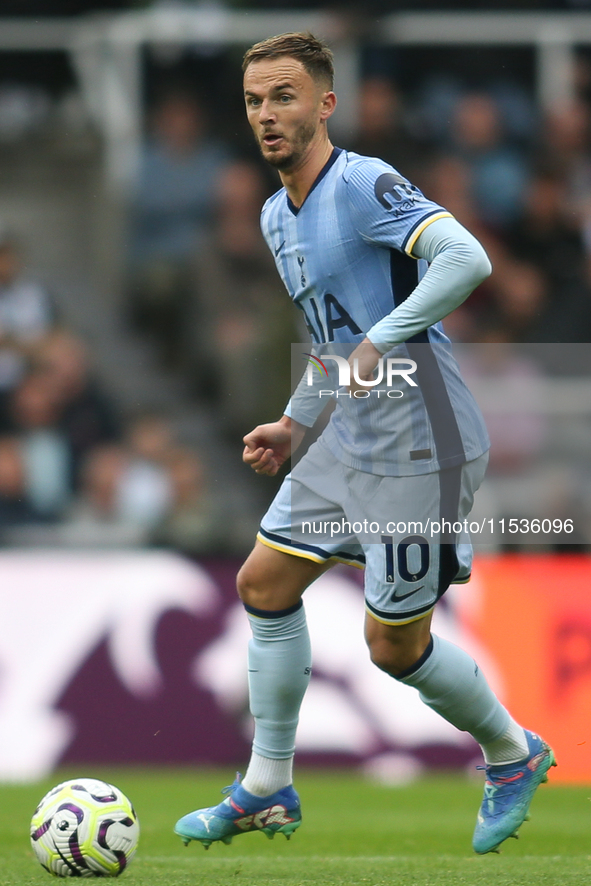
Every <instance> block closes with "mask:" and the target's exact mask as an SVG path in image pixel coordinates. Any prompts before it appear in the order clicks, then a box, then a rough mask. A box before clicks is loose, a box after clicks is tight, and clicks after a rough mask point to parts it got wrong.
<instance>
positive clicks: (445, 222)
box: [349, 218, 492, 379]
mask: <svg viewBox="0 0 591 886" xmlns="http://www.w3.org/2000/svg"><path fill="white" fill-rule="evenodd" d="M413 255H414V256H415V258H424V259H426V260H427V261H428V262H429V263H430V264H429V268H428V270H427V273H426V274H425V275H424V277H423V278H422V279H421V280H420V282H419V283H418V284H417V286H416V287H415V289H414V290H413V291H412V292H411V294H410V295H409V296H408V298H407V299H406V300H405V301H404V302H402V304H400V305H398V306H397V307H396V308H394V310H393V311H392V312H391V313H390V314H387V315H386V317H384V318H383V319H382V320H380V321H379V322H378V323H376V324H375V325H374V326H372V328H371V329H370V330H369V331H368V333H367V336H366V338H365V339H364V341H362V342H361V344H360V345H358V347H357V348H356V349H355V350H354V351H353V353H352V354H351V357H350V358H349V362H350V363H351V365H353V360H355V359H357V360H358V361H359V376H360V378H364V379H370V378H371V376H372V372H373V370H374V369H375V367H376V365H377V363H378V360H379V358H380V356H381V355H382V354H386V353H387V352H388V351H389V350H390V349H391V348H393V347H394V345H396V344H400V343H401V342H404V341H407V340H408V339H409V338H412V336H413V335H416V334H417V333H418V332H422V331H423V330H425V329H428V327H429V326H432V325H433V324H434V323H437V322H438V321H439V320H442V319H443V318H444V317H446V316H447V315H448V314H451V312H452V311H454V310H455V309H456V308H457V307H459V305H461V304H462V302H464V301H465V300H466V299H467V298H468V296H469V295H470V293H471V292H472V291H473V290H474V289H475V288H476V287H477V286H478V285H479V284H480V283H482V281H483V280H486V278H487V277H488V276H489V274H490V273H491V271H492V266H491V264H490V261H489V259H488V256H487V254H486V252H485V251H484V249H483V248H482V246H481V245H480V243H479V242H478V240H476V238H475V237H473V236H472V234H470V232H469V231H467V230H466V228H464V227H463V226H462V225H461V224H460V223H459V222H458V221H456V220H455V219H454V218H441V219H437V221H434V222H432V223H431V224H430V225H428V226H427V227H426V228H425V230H424V231H423V232H422V233H421V235H420V236H419V238H418V239H417V242H416V243H415V244H414V247H413Z"/></svg>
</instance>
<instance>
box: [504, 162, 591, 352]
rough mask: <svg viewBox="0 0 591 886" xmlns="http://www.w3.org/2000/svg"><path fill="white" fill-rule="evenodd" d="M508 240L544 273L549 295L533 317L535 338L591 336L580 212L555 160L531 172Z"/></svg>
mask: <svg viewBox="0 0 591 886" xmlns="http://www.w3.org/2000/svg"><path fill="white" fill-rule="evenodd" d="M507 245H508V247H509V249H510V250H511V252H512V253H513V254H514V255H515V256H516V257H517V258H519V259H520V260H522V261H526V262H529V263H530V264H532V265H534V266H535V267H536V269H537V272H538V273H542V274H543V275H544V277H545V288H546V297H545V299H544V300H543V304H541V305H540V308H541V310H540V312H539V313H537V315H536V316H535V317H534V316H532V317H531V322H530V324H529V326H530V328H529V333H528V338H529V339H530V340H533V341H540V342H543V341H548V342H550V341H555V342H561V341H564V342H568V341H588V340H589V335H590V334H591V288H590V286H589V283H588V282H587V257H586V251H585V244H584V241H583V235H582V232H581V227H580V220H579V218H578V217H577V216H576V215H575V214H574V213H573V212H572V208H571V207H570V206H569V203H568V193H567V181H566V178H565V175H564V173H563V172H562V171H561V170H560V169H559V168H557V167H556V166H555V164H551V165H550V164H546V165H545V166H543V167H541V168H540V169H539V170H538V171H537V172H536V173H535V174H534V176H533V177H532V179H531V181H530V183H529V185H528V188H527V191H526V194H525V201H524V209H523V212H522V213H521V215H520V217H519V218H518V220H517V221H516V222H515V224H514V225H512V226H511V227H510V228H509V230H508V231H507Z"/></svg>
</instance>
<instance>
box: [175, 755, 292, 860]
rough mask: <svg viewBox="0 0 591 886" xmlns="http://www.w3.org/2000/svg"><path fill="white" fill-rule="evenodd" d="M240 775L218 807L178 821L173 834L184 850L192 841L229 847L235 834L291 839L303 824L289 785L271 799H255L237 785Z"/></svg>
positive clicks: (198, 811)
mask: <svg viewBox="0 0 591 886" xmlns="http://www.w3.org/2000/svg"><path fill="white" fill-rule="evenodd" d="M240 777H241V776H240V773H239V772H237V773H236V780H235V781H234V784H232V785H230V786H229V787H227V788H224V789H223V791H222V794H228V796H227V797H226V799H225V800H222V802H221V803H220V804H219V805H218V806H210V807H208V808H205V809H197V810H196V811H195V812H189V814H188V815H184V816H183V817H182V818H181V819H179V821H177V823H176V825H175V828H174V832H175V834H178V836H179V837H180V838H181V840H182V841H183V843H184V844H185V846H187V845H188V844H189V843H190V841H191V840H198V841H199V843H203V845H204V846H205V848H206V849H209V847H210V846H211V844H212V843H214V842H215V841H216V840H221V841H222V843H231V842H232V838H233V837H235V836H236V835H237V834H246V833H248V832H249V831H262V832H263V834H266V836H267V837H268V838H269V839H270V840H272V839H273V837H274V836H275V834H285V836H286V837H287V839H288V840H289V838H290V837H291V835H292V834H293V832H294V831H295V830H296V828H299V826H300V825H301V823H302V812H301V808H300V798H299V797H298V795H297V793H296V791H295V790H294V789H293V787H291V785H289V786H288V787H285V788H282V789H281V790H280V791H277V792H276V793H275V794H271V796H270V797H255V796H254V794H249V793H248V791H245V790H244V788H243V787H242V785H241V784H240Z"/></svg>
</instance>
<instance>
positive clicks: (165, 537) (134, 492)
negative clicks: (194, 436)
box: [0, 414, 228, 554]
mask: <svg viewBox="0 0 591 886" xmlns="http://www.w3.org/2000/svg"><path fill="white" fill-rule="evenodd" d="M0 454H1V453H0ZM0 479H1V478H0ZM82 481H83V482H82V489H81V494H80V496H79V497H78V499H77V501H76V502H75V504H74V505H73V507H72V508H71V511H70V515H69V519H70V527H71V534H74V535H76V536H77V537H81V536H85V537H87V538H89V539H91V538H93V537H94V538H99V539H103V540H109V541H111V542H112V541H116V542H117V541H118V542H119V543H121V540H122V539H123V540H124V541H125V542H126V543H135V544H141V543H144V544H145V543H150V544H153V545H165V546H167V547H173V548H175V549H177V550H182V551H184V552H185V553H189V554H194V553H200V554H203V553H211V552H212V551H213V550H219V549H220V547H221V546H223V545H222V543H221V542H220V539H223V538H224V536H225V537H226V538H227V536H228V527H227V525H226V524H225V523H224V521H223V520H222V516H221V513H220V509H219V505H217V504H216V503H215V501H212V500H211V499H210V497H209V496H208V495H207V493H206V490H205V483H204V480H203V468H202V465H201V462H200V459H199V457H198V455H197V453H196V452H194V451H193V450H190V449H185V448H183V447H180V446H178V444H177V443H176V441H175V439H174V436H173V433H172V429H171V427H170V425H169V423H168V422H167V421H166V419H164V418H163V417H161V416H158V415H152V414H146V415H143V416H141V417H139V418H137V419H135V420H134V421H133V422H132V423H131V425H130V427H129V429H128V433H127V435H126V440H125V442H124V443H123V444H119V445H118V444H111V445H106V446H99V447H97V448H95V449H94V450H93V451H92V452H91V453H90V454H89V456H88V458H87V459H86V461H85V463H84V467H83V471H82ZM118 537H119V538H118Z"/></svg>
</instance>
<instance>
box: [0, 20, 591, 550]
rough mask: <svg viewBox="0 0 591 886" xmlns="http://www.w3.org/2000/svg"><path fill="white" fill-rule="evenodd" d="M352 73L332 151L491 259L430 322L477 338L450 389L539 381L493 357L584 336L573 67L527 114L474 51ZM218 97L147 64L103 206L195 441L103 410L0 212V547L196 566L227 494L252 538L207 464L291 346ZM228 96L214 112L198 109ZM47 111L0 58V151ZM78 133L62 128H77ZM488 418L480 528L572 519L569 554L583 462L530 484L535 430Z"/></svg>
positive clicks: (290, 325)
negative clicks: (175, 553)
mask: <svg viewBox="0 0 591 886" xmlns="http://www.w3.org/2000/svg"><path fill="white" fill-rule="evenodd" d="M119 5H121V4H119ZM536 7H537V8H539V7H540V4H536ZM8 11H9V12H10V10H8ZM64 12H69V10H64ZM363 59H364V61H363V66H362V74H361V77H362V79H361V84H360V94H359V104H358V107H359V120H358V126H357V128H356V131H355V133H354V134H351V137H350V138H349V139H347V138H342V137H341V138H340V139H339V143H340V145H341V146H342V147H344V148H347V149H350V150H353V151H358V152H359V153H362V154H369V155H374V156H379V157H382V158H383V159H384V160H386V161H388V162H389V163H391V164H392V165H393V166H395V167H396V168H397V169H398V170H400V172H402V173H403V174H404V175H405V176H407V177H408V178H409V179H411V180H412V181H413V182H414V183H415V184H417V185H419V187H421V188H422V190H423V191H424V192H425V193H426V194H427V195H428V196H429V197H430V198H431V199H433V200H435V201H437V202H439V203H441V204H442V205H443V206H445V207H446V208H448V209H449V210H450V211H451V212H453V213H454V215H455V216H456V217H457V218H458V219H459V221H461V222H462V223H463V224H465V225H466V227H468V228H469V229H470V230H471V231H472V232H473V233H474V234H475V235H476V236H477V237H478V238H479V239H480V240H481V241H482V243H483V244H484V245H485V247H486V249H487V251H488V253H489V255H490V257H491V260H492V262H493V266H494V269H495V272H494V274H493V276H492V277H491V278H490V280H489V281H487V282H486V283H485V284H484V285H483V286H481V287H480V288H479V289H478V291H477V292H476V293H475V294H474V295H473V296H472V298H471V299H470V300H469V301H468V302H467V303H466V304H465V305H464V306H462V307H461V308H460V309H458V310H457V311H456V312H455V313H454V314H453V315H452V316H451V317H450V318H449V319H448V321H447V323H446V329H447V332H448V334H449V335H450V336H451V337H452V339H454V340H455V341H457V342H460V343H461V342H470V343H483V344H486V345H487V348H486V349H485V350H483V354H486V359H482V360H481V361H480V363H479V364H478V361H475V360H474V359H472V360H471V361H468V362H467V365H466V372H467V374H468V375H472V376H473V377H476V378H478V376H480V377H482V376H487V375H488V376H490V374H491V373H493V374H494V372H497V371H499V372H500V370H499V369H498V367H499V365H500V363H503V372H504V373H505V375H506V377H509V376H510V375H511V373H513V375H512V377H513V378H517V377H525V378H531V377H538V376H539V377H542V376H543V375H544V373H545V372H546V371H547V370H548V367H547V366H544V365H543V362H544V361H543V360H542V361H537V360H536V359H534V358H533V357H532V356H531V354H530V355H529V356H525V357H524V356H521V355H519V354H516V353H515V352H514V351H508V350H507V348H509V347H510V346H511V345H512V344H514V343H555V342H560V343H565V344H571V343H584V342H589V341H590V340H591V56H588V55H586V54H585V53H584V52H581V54H580V55H579V56H578V61H577V69H576V77H577V79H576V94H575V98H574V100H573V101H572V102H571V103H569V104H568V105H561V106H560V107H556V108H554V109H553V110H552V111H550V112H546V113H542V111H541V109H540V108H539V106H538V105H537V104H536V102H535V100H534V98H533V90H532V88H531V87H532V85H531V78H530V77H529V76H528V75H527V74H523V66H520V65H517V67H516V69H515V70H514V71H512V72H511V73H510V74H509V75H507V72H506V71H504V70H503V69H502V67H496V68H495V66H494V65H493V66H491V65H488V66H486V67H485V68H484V69H483V70H481V71H479V69H478V64H477V63H476V65H475V61H474V60H475V56H474V53H473V52H472V53H469V52H466V55H465V60H464V62H462V57H461V52H459V53H457V54H456V59H455V62H454V66H453V70H452V71H451V72H448V73H447V74H446V73H445V72H443V73H442V72H441V70H439V71H435V70H429V69H428V68H425V69H423V71H422V74H421V76H420V77H418V76H417V75H416V72H408V71H405V70H404V65H403V64H401V62H400V59H399V57H398V56H397V55H396V53H395V52H386V51H384V50H379V51H378V50H377V49H375V48H372V47H370V46H368V47H366V48H365V50H364V53H363ZM526 67H527V65H526ZM209 77H213V80H212V82H213V83H214V85H215V89H213V90H212V89H211V88H208V87H211V83H208V78H209ZM25 79H26V78H25ZM239 81H240V75H239V58H238V56H236V57H231V58H230V59H229V60H228V58H226V57H222V56H220V57H219V58H217V57H215V56H214V57H213V58H208V59H206V60H205V61H203V59H201V60H200V61H199V63H198V64H197V63H195V64H194V65H193V63H192V62H191V63H188V62H187V59H186V58H179V57H178V56H175V55H174V54H173V56H172V57H171V58H168V59H167V58H166V53H165V52H164V53H161V56H160V57H159V58H157V59H155V60H152V62H151V67H150V64H149V63H147V65H146V84H147V85H146V90H145V92H146V108H145V121H146V123H145V141H144V145H143V149H142V155H141V163H140V167H139V170H138V174H137V178H136V181H135V183H134V186H133V188H132V190H131V191H130V193H129V194H127V195H125V199H124V200H122V201H121V207H122V209H121V211H122V213H123V218H124V225H123V230H124V232H125V233H124V235H123V245H122V248H121V249H122V261H121V273H120V275H119V278H118V287H119V291H118V294H117V301H118V304H119V315H118V322H119V324H120V327H121V331H122V335H124V336H129V337H130V340H131V339H133V340H137V339H141V340H143V341H145V342H147V343H148V344H149V347H150V348H151V354H152V360H153V363H154V366H155V367H156V368H157V370H158V371H162V372H164V373H167V374H168V375H170V376H173V377H174V378H176V379H180V380H181V382H182V386H183V398H184V400H183V402H181V403H180V404H178V403H177V404H176V408H177V411H178V409H182V408H183V403H184V404H185V405H186V408H187V409H193V408H196V409H197V410H198V415H203V416H205V415H206V416H207V422H208V433H207V435H206V436H207V443H206V445H203V440H202V439H199V440H196V439H191V436H190V435H189V436H188V438H187V437H185V438H183V435H182V434H179V433H178V432H177V427H176V424H175V419H174V412H173V411H168V410H166V409H162V408H159V409H157V410H154V409H153V407H152V405H151V402H150V398H149V396H146V397H145V398H144V400H143V401H142V400H141V398H140V402H138V403H137V404H134V408H130V406H129V403H126V404H122V403H121V402H120V398H118V392H117V386H116V385H113V383H112V381H111V383H107V380H106V379H105V377H103V376H102V375H101V373H100V371H97V369H96V367H97V366H98V365H99V364H100V360H97V357H98V355H97V354H96V353H94V351H93V341H92V336H85V334H84V330H83V329H81V328H78V327H77V325H76V322H75V319H74V318H73V317H72V316H71V315H69V313H68V311H67V310H65V309H64V308H63V305H62V306H61V307H60V298H59V294H57V293H54V292H52V291H51V289H52V287H51V286H50V285H48V284H47V282H46V281H44V280H43V277H42V274H41V273H40V269H39V268H35V266H34V264H32V263H31V262H30V261H29V258H28V256H29V254H30V252H31V248H32V244H31V242H29V240H28V232H27V230H26V228H23V226H22V225H21V226H20V227H19V224H18V220H16V221H15V219H13V218H11V217H10V215H9V214H6V215H4V216H3V217H2V220H1V221H2V225H1V227H0V543H2V544H4V545H12V544H29V543H31V544H34V543H40V544H43V543H46V542H47V541H48V540H51V541H52V542H55V541H57V542H60V543H63V544H68V545H72V544H74V545H89V544H90V545H96V544H99V545H121V544H155V545H169V546H172V547H175V548H177V549H180V550H183V551H185V552H187V553H190V554H197V555H202V554H207V553H215V552H227V551H230V552H233V551H236V550H238V551H239V550H241V547H242V545H243V544H245V541H243V538H242V535H241V531H242V530H241V529H237V528H236V527H237V525H238V523H240V525H241V526H243V525H244V524H245V523H248V519H245V517H244V514H241V515H237V514H236V513H235V511H234V509H233V506H232V498H233V491H234V483H237V484H238V486H240V487H241V488H242V487H244V488H245V489H246V490H247V492H246V493H245V495H246V499H245V500H246V501H247V502H252V507H251V513H250V515H247V517H249V518H250V519H251V520H252V522H253V524H254V522H256V516H257V514H258V513H259V512H260V496H261V495H262V493H260V492H255V491H254V486H251V485H250V484H251V483H252V478H251V477H250V476H249V475H248V472H247V471H244V473H238V474H237V475H236V478H235V477H234V475H233V474H231V473H230V474H227V473H226V472H227V471H229V468H227V459H228V457H230V458H231V459H234V460H235V461H236V462H239V459H240V450H241V442H240V441H241V437H242V435H243V434H244V433H245V432H246V431H248V430H249V429H250V428H251V427H253V426H254V425H255V424H256V423H258V422H260V421H265V420H269V419H271V418H273V417H275V416H276V415H278V414H279V413H280V411H281V409H282V406H283V405H284V402H285V399H286V396H287V394H288V388H289V384H290V382H289V377H290V349H289V344H290V342H294V341H301V340H304V336H305V332H304V330H303V327H302V325H301V322H300V320H299V319H298V317H296V316H295V312H294V311H293V309H292V307H291V306H290V304H289V301H288V299H287V298H286V296H285V294H284V293H283V291H282V287H281V284H280V282H279V279H278V277H277V274H276V271H275V268H274V264H273V261H272V258H271V256H270V255H269V254H268V252H267V249H266V246H265V245H264V243H263V241H262V238H261V236H260V232H259V227H258V216H259V210H260V207H261V205H262V203H263V202H264V200H265V199H266V197H267V196H269V195H270V193H272V192H273V190H274V189H275V188H276V187H277V181H276V179H275V178H274V176H273V175H272V174H271V173H270V172H269V171H268V170H267V169H265V168H264V167H263V165H262V163H261V162H260V161H259V159H258V157H257V156H256V154H255V153H254V150H253V147H252V145H251V141H250V137H249V134H248V132H247V131H246V126H245V125H244V122H243V120H242V115H241V111H240V104H239ZM228 84H231V86H230V87H229V86H228ZM228 88H231V90H232V92H233V94H235V95H234V97H233V99H232V101H230V102H229V103H228V105H227V106H226V105H224V106H223V112H222V113H220V105H219V97H220V93H221V95H223V90H224V89H228ZM212 95H213V100H212ZM60 100H61V101H62V111H64V113H66V112H67V113H68V114H70V119H71V118H72V115H73V116H75V115H76V114H77V113H79V109H78V110H77V107H76V106H75V103H73V102H72V96H71V95H70V97H69V99H68V101H69V102H70V104H69V105H67V106H66V103H65V100H62V99H60ZM56 101H57V100H56V98H55V95H52V94H51V90H46V89H44V87H43V83H41V82H36V83H32V82H31V81H30V78H29V82H19V76H18V72H17V73H16V74H15V71H14V70H12V69H9V68H8V67H6V65H5V64H4V62H3V60H2V59H1V58H0V153H1V152H2V150H3V149H4V148H5V147H6V146H14V145H17V146H18V145H19V144H24V143H25V142H32V143H33V144H38V150H39V152H40V156H41V154H42V152H43V138H42V137H41V138H40V137H39V134H40V133H41V134H42V133H43V131H44V127H45V128H47V127H51V126H55V114H54V115H53V117H52V111H51V109H52V103H53V104H55V103H56ZM216 102H217V105H216ZM228 107H229V109H230V114H228V113H227V110H228ZM229 117H230V119H228V118H229ZM86 125H90V124H87V123H85V122H84V120H83V115H82V116H81V117H80V120H79V121H78V123H77V126H78V129H80V128H84V126H86ZM66 128H67V127H66ZM63 137H64V138H65V137H67V136H65V135H64V136H63ZM35 139H38V141H37V142H35ZM98 151H99V152H100V145H99V146H98ZM40 162H41V161H40ZM507 354H509V355H511V356H510V358H507ZM495 361H496V368H495V366H494V364H495ZM489 425H490V426H491V433H492V436H493V443H495V447H494V448H493V455H492V461H491V475H490V476H491V478H492V482H491V484H490V488H489V492H488V497H487V499H486V500H487V506H489V507H490V508H491V509H492V510H491V512H490V513H491V516H492V515H493V514H494V515H497V514H498V515H508V516H521V515H522V513H527V514H528V515H529V516H539V517H543V516H546V515H547V514H548V515H552V516H560V517H562V516H564V517H566V516H569V515H570V516H575V517H576V516H580V521H579V523H578V525H579V527H580V529H579V531H578V532H577V533H575V535H574V536H573V537H572V539H571V541H572V542H573V543H575V544H587V543H588V542H589V540H590V539H591V517H590V516H589V514H590V513H591V476H590V475H589V474H588V473H586V470H587V469H586V468H585V464H586V459H585V458H583V456H582V455H580V454H579V455H578V456H577V458H579V460H580V462H581V467H580V470H577V472H575V473H572V471H569V470H566V469H564V468H562V467H561V468H557V469H551V470H550V469H549V468H548V462H547V455H548V452H547V442H548V439H549V438H552V432H551V431H549V430H548V428H547V427H546V426H545V417H544V416H540V415H534V414H530V415H528V414H525V415H524V414H522V415H521V416H520V417H519V418H518V419H516V418H515V416H514V415H507V416H504V417H503V416H499V415H498V414H497V415H496V416H491V417H490V420H489ZM587 430H588V429H587ZM197 436H199V435H197ZM573 445H574V444H573ZM575 449H576V446H575ZM577 452H579V450H578V449H577ZM228 453H229V455H228ZM216 454H219V458H216ZM221 460H223V464H220V461H221ZM576 460H577V459H575V460H574V461H575V462H576ZM571 467H572V466H571ZM236 470H238V472H239V470H240V469H239V468H236ZM524 477H525V480H524ZM254 479H255V480H256V479H257V478H254ZM258 480H259V483H260V482H261V481H260V478H258ZM524 483H525V485H523V484H524ZM528 483H529V485H528ZM532 488H533V489H536V490H537V495H536V496H533V497H532V495H531V494H530V492H528V490H530V491H531V489H532ZM267 491H268V489H267ZM528 507H529V509H530V510H531V511H532V513H531V514H530V513H529V511H528ZM515 508H521V512H519V513H515V512H514V509H515Z"/></svg>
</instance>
